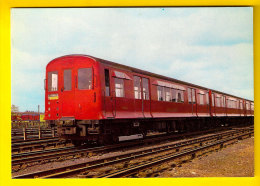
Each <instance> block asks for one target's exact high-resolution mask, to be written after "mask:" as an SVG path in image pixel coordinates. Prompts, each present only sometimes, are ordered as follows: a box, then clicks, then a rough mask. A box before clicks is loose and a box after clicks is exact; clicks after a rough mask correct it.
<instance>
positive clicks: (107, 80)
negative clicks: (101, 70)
mask: <svg viewBox="0 0 260 186" xmlns="http://www.w3.org/2000/svg"><path fill="white" fill-rule="evenodd" d="M105 86H106V89H105V94H106V96H110V78H109V70H108V69H105Z"/></svg>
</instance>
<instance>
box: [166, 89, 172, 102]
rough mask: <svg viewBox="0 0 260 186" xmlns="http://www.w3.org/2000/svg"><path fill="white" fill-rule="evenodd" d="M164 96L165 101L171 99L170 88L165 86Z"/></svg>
mask: <svg viewBox="0 0 260 186" xmlns="http://www.w3.org/2000/svg"><path fill="white" fill-rule="evenodd" d="M165 96H166V101H171V92H170V88H165Z"/></svg>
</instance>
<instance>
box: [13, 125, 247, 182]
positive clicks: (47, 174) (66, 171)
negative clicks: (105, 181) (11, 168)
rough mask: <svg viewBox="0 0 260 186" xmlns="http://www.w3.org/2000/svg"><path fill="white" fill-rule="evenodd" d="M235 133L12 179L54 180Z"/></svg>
mask: <svg viewBox="0 0 260 186" xmlns="http://www.w3.org/2000/svg"><path fill="white" fill-rule="evenodd" d="M236 132H243V131H240V130H239V131H231V132H230V133H229V134H216V135H214V137H213V136H208V137H200V138H197V139H193V140H186V141H185V142H180V143H175V144H172V145H165V146H160V147H158V148H150V149H147V150H139V151H136V152H134V153H126V154H122V155H119V156H113V157H110V158H102V159H99V160H95V161H92V162H84V163H81V164H77V165H70V166H66V167H61V168H57V169H50V170H45V171H38V172H34V173H30V174H24V175H20V176H16V177H14V178H34V177H41V178H53V177H55V178H56V177H64V176H67V175H71V174H77V173H79V172H82V171H86V170H89V169H94V168H98V167H101V166H106V165H110V164H114V163H119V162H122V161H126V160H131V159H134V158H138V157H142V156H147V155H151V154H154V153H159V152H163V151H167V150H173V149H174V148H176V149H180V148H182V147H184V146H186V145H191V144H192V143H193V144H194V143H201V142H202V141H203V140H206V139H207V140H212V139H214V138H215V139H219V138H221V137H223V136H226V135H231V136H232V135H234V134H235V133H236ZM221 135H222V136H221ZM200 145H201V144H200ZM176 151H177V150H176Z"/></svg>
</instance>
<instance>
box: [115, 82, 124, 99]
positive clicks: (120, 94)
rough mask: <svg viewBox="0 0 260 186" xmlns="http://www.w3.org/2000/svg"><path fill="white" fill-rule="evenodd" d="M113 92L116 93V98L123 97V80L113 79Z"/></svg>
mask: <svg viewBox="0 0 260 186" xmlns="http://www.w3.org/2000/svg"><path fill="white" fill-rule="evenodd" d="M115 91H116V97H124V96H125V92H124V80H123V79H119V78H115Z"/></svg>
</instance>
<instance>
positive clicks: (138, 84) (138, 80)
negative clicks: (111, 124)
mask: <svg viewBox="0 0 260 186" xmlns="http://www.w3.org/2000/svg"><path fill="white" fill-rule="evenodd" d="M134 92H135V99H141V78H140V77H138V76H134Z"/></svg>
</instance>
